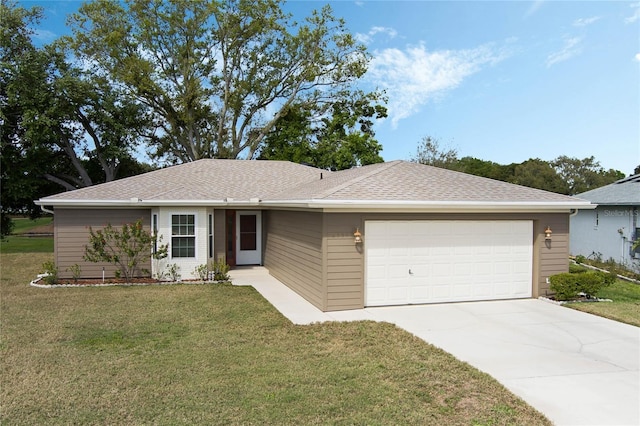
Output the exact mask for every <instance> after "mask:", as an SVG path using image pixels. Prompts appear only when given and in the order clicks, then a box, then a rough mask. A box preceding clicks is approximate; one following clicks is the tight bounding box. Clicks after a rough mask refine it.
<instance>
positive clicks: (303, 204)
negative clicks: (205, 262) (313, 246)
mask: <svg viewBox="0 0 640 426" xmlns="http://www.w3.org/2000/svg"><path fill="white" fill-rule="evenodd" d="M35 203H36V204H37V205H39V206H51V207H70V208H74V207H75V208H82V207H103V208H109V207H111V208H117V207H120V208H123V207H125V208H151V207H235V208H240V207H260V206H262V207H270V208H306V209H321V210H324V211H336V212H338V211H340V212H345V211H380V212H382V211H384V212H398V211H411V212H442V213H444V212H485V213H489V212H501V213H506V212H523V211H535V212H568V211H571V210H576V209H581V210H583V209H587V210H589V209H595V208H596V207H597V204H593V203H589V202H584V201H569V202H566V201H560V202H544V201H506V202H496V201H397V200H396V201H390V200H318V199H306V200H266V201H265V200H260V199H258V198H252V199H249V200H233V199H229V198H227V199H223V200H141V199H136V198H132V199H130V200H47V199H46V198H45V199H40V200H37V201H36V202H35Z"/></svg>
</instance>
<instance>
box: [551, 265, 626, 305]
mask: <svg viewBox="0 0 640 426" xmlns="http://www.w3.org/2000/svg"><path fill="white" fill-rule="evenodd" d="M615 280H616V275H615V274H612V273H604V272H596V271H588V272H583V273H578V274H572V273H563V274H557V275H553V276H551V277H549V282H550V283H551V285H550V286H549V288H550V289H551V291H553V292H554V293H555V296H556V299H558V300H573V299H576V298H577V297H578V296H579V295H580V294H581V293H582V294H584V295H585V296H586V297H587V298H592V297H595V296H596V294H598V292H599V291H600V290H602V288H604V287H608V286H610V285H611V284H613V283H614V282H615Z"/></svg>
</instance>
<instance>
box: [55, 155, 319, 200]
mask: <svg viewBox="0 0 640 426" xmlns="http://www.w3.org/2000/svg"><path fill="white" fill-rule="evenodd" d="M320 172H321V171H320V170H318V169H316V168H314V167H309V166H303V165H300V164H295V163H291V162H288V161H248V160H213V159H203V160H198V161H194V162H191V163H184V164H181V165H178V166H172V167H167V168H164V169H159V170H154V171H152V172H149V173H144V174H142V175H138V176H132V177H128V178H124V179H119V180H115V181H112V182H108V183H103V184H100V185H95V186H90V187H87V188H81V189H77V190H75V191H69V192H63V193H61V194H57V195H53V196H51V197H46V198H44V199H43V200H47V201H56V200H88V201H89V200H122V201H125V200H126V201H128V200H130V199H132V198H137V199H140V200H145V201H147V200H165V201H166V200H224V199H235V200H249V199H251V198H265V197H269V196H270V195H271V194H274V193H278V192H280V191H282V190H286V189H287V188H291V187H295V186H297V185H298V184H300V182H305V181H308V180H310V179H312V178H316V177H317V178H320ZM326 173H327V172H325V174H326Z"/></svg>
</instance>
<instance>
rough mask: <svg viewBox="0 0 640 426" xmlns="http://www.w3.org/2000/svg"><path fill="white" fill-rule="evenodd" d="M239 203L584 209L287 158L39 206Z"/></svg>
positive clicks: (502, 186)
mask: <svg viewBox="0 0 640 426" xmlns="http://www.w3.org/2000/svg"><path fill="white" fill-rule="evenodd" d="M132 199H135V200H140V201H141V202H144V203H145V204H146V205H153V204H154V203H158V204H162V203H164V202H174V203H179V202H184V203H185V204H189V203H194V202H198V203H200V204H202V203H211V204H213V203H215V202H227V201H231V200H233V201H234V202H236V203H241V202H249V201H251V202H257V199H260V200H261V201H262V202H266V203H269V204H271V205H274V204H276V205H277V204H278V203H281V204H286V203H299V202H310V203H312V202H315V201H324V202H331V203H335V204H337V205H339V204H340V203H345V204H346V203H354V202H355V203H357V202H365V201H366V202H372V201H379V202H381V203H394V202H396V203H429V202H434V203H435V202H439V203H445V204H446V203H458V202H467V203H474V202H478V203H487V204H491V203H538V204H548V205H550V206H553V205H564V206H565V207H566V205H568V204H573V205H577V204H581V203H583V204H584V202H582V201H581V200H577V199H576V198H573V197H568V196H564V195H560V194H555V193H552V192H547V191H541V190H538V189H533V188H527V187H524V186H519V185H513V184H510V183H506V182H501V181H497V180H492V179H487V178H482V177H478V176H473V175H468V174H464V173H459V172H454V171H451V170H445V169H440V168H436V167H431V166H425V165H421V164H417V163H411V162H406V161H392V162H388V163H379V164H372V165H369V166H364V167H358V168H353V169H349V170H343V171H339V172H329V171H326V170H320V169H316V168H313V167H309V166H304V165H300V164H295V163H290V162H286V161H246V160H212V159H205V160H199V161H195V162H192V163H186V164H182V165H178V166H173V167H168V168H165V169H161V170H156V171H153V172H149V173H146V174H143V175H138V176H133V177H129V178H125V179H120V180H117V181H114V182H109V183H105V184H101V185H96V186H92V187H89V188H83V189H78V190H75V191H70V192H64V193H61V194H57V195H53V196H51V197H46V198H43V199H41V200H39V201H38V204H41V205H54V206H55V205H63V204H75V205H82V203H87V204H91V203H92V202H93V203H94V204H95V203H97V202H105V203H115V204H117V203H119V202H121V203H122V204H126V203H130V202H131V200H132Z"/></svg>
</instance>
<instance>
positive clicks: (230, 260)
mask: <svg viewBox="0 0 640 426" xmlns="http://www.w3.org/2000/svg"><path fill="white" fill-rule="evenodd" d="M225 246H226V250H227V264H228V265H229V266H231V267H232V268H233V267H234V266H236V211H235V210H227V211H226V217H225Z"/></svg>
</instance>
